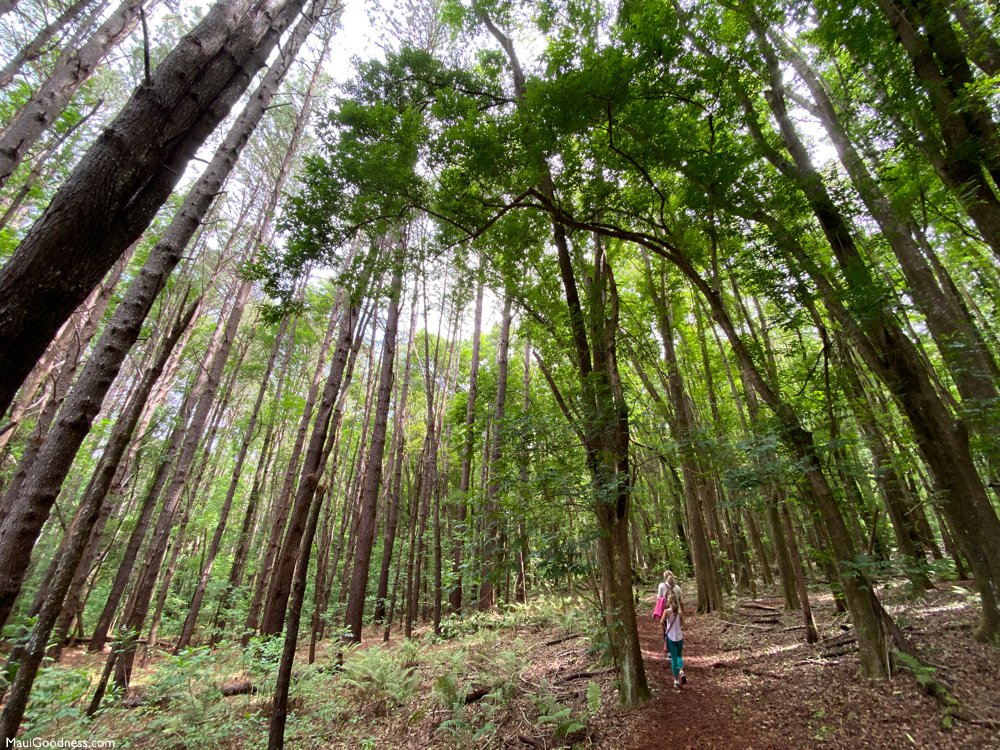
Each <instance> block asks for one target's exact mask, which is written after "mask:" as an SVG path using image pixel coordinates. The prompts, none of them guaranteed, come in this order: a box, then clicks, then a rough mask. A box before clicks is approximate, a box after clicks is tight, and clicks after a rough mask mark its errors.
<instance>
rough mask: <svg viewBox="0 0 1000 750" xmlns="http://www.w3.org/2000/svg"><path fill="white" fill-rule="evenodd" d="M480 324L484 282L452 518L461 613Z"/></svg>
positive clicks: (456, 601)
mask: <svg viewBox="0 0 1000 750" xmlns="http://www.w3.org/2000/svg"><path fill="white" fill-rule="evenodd" d="M482 324H483V282H482V280H480V281H479V283H478V284H477V285H476V312H475V314H474V318H473V323H472V361H471V362H470V363H469V394H468V398H467V400H466V403H465V428H464V436H465V438H464V440H463V443H462V468H461V474H460V477H459V481H458V492H459V500H458V513H457V515H456V518H455V532H456V533H455V539H454V542H453V551H452V555H453V558H452V573H453V574H454V576H455V585H454V587H453V588H452V590H451V594H450V595H449V597H448V602H449V604H450V605H451V609H452V611H453V612H455V613H456V614H461V612H462V593H463V591H462V554H463V552H464V546H463V545H464V539H465V537H466V528H465V526H466V518H467V517H468V510H469V500H468V498H469V487H470V486H471V485H470V477H471V473H472V451H473V448H474V445H475V430H474V428H475V425H476V395H477V392H478V389H479V345H480V336H481V331H482Z"/></svg>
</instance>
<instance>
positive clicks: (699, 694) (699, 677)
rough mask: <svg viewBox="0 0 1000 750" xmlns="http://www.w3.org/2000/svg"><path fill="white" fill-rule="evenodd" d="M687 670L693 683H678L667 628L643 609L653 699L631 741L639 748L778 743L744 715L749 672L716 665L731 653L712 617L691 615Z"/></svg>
mask: <svg viewBox="0 0 1000 750" xmlns="http://www.w3.org/2000/svg"><path fill="white" fill-rule="evenodd" d="M685 619H686V623H687V626H686V627H685V630H684V673H685V675H687V684H686V685H684V686H683V687H682V688H680V689H679V690H678V689H675V688H674V686H673V684H674V680H673V675H672V674H671V672H670V658H669V657H668V656H667V655H666V654H665V653H664V652H663V635H662V633H663V631H662V629H661V627H660V624H659V623H658V622H656V621H654V620H653V619H652V618H651V617H650V615H649V612H648V611H645V610H643V611H642V613H641V614H640V621H639V637H640V639H641V641H642V655H643V659H644V661H645V665H646V678H647V680H648V681H649V686H650V688H651V689H652V690H653V699H652V700H651V701H650V702H649V703H647V704H646V705H645V706H643V707H642V708H640V709H638V711H637V713H638V714H639V717H640V727H639V731H638V733H637V735H636V737H635V739H634V741H633V742H631V743H630V745H629V747H631V748H635V750H647V749H649V748H657V747H663V746H664V744H665V742H667V741H668V740H667V738H669V742H670V746H671V747H672V748H697V749H698V750H730V749H732V750H736V749H737V748H739V750H744V749H745V748H748V747H753V748H768V747H772V746H773V745H772V744H771V743H770V742H768V741H767V740H766V739H764V738H763V737H760V736H759V735H758V734H757V733H756V732H755V731H754V726H753V722H752V721H747V717H742V718H741V717H740V716H739V715H738V713H739V711H740V709H739V706H740V704H741V699H742V697H743V696H742V695H741V693H744V692H746V691H749V690H751V689H752V681H751V679H750V678H749V677H748V676H743V675H741V676H739V677H736V676H734V675H733V673H732V672H729V671H727V670H720V669H715V668H713V667H712V666H711V665H712V664H713V663H716V662H718V661H719V660H720V659H722V658H724V657H725V656H726V653H725V652H723V651H722V646H721V644H720V642H719V639H718V636H717V634H716V632H715V631H716V629H715V628H713V627H705V626H706V625H710V624H711V623H712V620H710V619H709V618H703V617H698V616H686V618H685Z"/></svg>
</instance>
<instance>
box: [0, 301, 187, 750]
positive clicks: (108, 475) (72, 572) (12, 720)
mask: <svg viewBox="0 0 1000 750" xmlns="http://www.w3.org/2000/svg"><path fill="white" fill-rule="evenodd" d="M197 306H198V303H197V302H195V303H194V304H192V305H191V306H190V307H189V308H188V309H187V311H186V312H185V313H184V314H183V315H182V316H181V317H180V319H179V320H177V321H176V322H175V323H174V325H173V326H172V328H171V330H170V331H169V333H167V334H166V336H165V337H164V340H163V342H162V343H161V344H160V349H159V353H158V354H157V356H156V360H155V361H154V362H153V364H152V366H151V367H150V368H149V369H148V370H147V371H146V372H145V373H144V374H143V376H142V380H141V382H140V383H139V385H138V387H137V388H136V390H135V393H134V394H133V397H132V401H131V402H130V404H129V407H128V409H127V410H126V411H125V412H123V413H122V415H121V416H120V417H119V419H118V421H117V422H116V423H115V427H114V429H113V430H112V432H111V436H110V437H109V439H108V444H107V447H106V448H105V450H104V454H103V456H102V457H101V461H100V463H99V464H98V467H97V469H96V470H95V471H94V473H93V475H92V476H91V479H90V483H89V484H88V486H87V490H86V492H85V493H84V496H83V500H82V501H81V502H80V506H79V508H78V510H77V514H76V518H75V519H74V522H73V524H72V525H71V526H70V528H69V529H68V531H67V534H66V543H65V544H64V545H63V552H62V554H61V556H60V559H59V565H58V567H57V569H56V572H55V575H54V576H53V579H52V583H51V584H50V586H49V590H48V594H47V595H46V598H45V603H44V604H43V605H42V608H41V611H40V612H39V614H38V619H37V620H36V622H35V626H34V628H33V629H32V632H31V637H30V639H29V641H28V644H27V646H26V647H25V649H24V652H23V655H22V657H21V659H20V661H19V664H18V670H17V674H16V676H15V679H14V683H13V685H12V686H11V694H10V696H9V698H8V700H7V703H6V705H5V707H4V711H3V715H2V716H0V734H2V735H3V737H4V738H6V739H7V740H8V741H11V740H13V738H14V737H15V736H16V735H17V730H18V727H19V726H20V723H21V719H22V717H23V716H24V709H25V708H26V707H27V704H28V696H29V694H30V692H31V686H32V685H33V684H34V681H35V677H36V675H37V674H38V668H39V666H40V665H41V662H42V658H43V657H44V656H45V649H46V647H47V646H48V642H49V636H50V635H51V633H52V628H53V627H54V626H55V623H56V620H57V618H58V617H59V613H60V612H61V610H62V608H63V602H64V600H65V597H66V593H67V591H68V590H69V588H70V585H71V584H72V583H73V580H74V578H75V576H76V573H77V567H78V565H79V563H80V560H81V557H82V556H83V553H84V549H85V548H86V547H87V544H88V541H89V540H90V538H91V534H92V532H93V530H94V525H95V523H96V522H97V519H98V517H99V516H100V515H101V512H102V506H103V504H104V501H105V498H106V496H107V493H108V489H109V488H110V486H111V480H112V479H113V478H114V476H115V474H116V472H117V470H118V466H119V462H120V461H121V458H122V456H123V455H124V454H125V449H126V448H127V447H128V443H129V441H130V440H131V439H132V434H133V432H134V430H135V426H136V424H137V423H138V421H139V417H140V415H141V413H142V407H143V405H144V404H145V400H146V397H147V396H148V395H149V393H150V392H151V391H152V389H153V385H154V384H155V383H156V380H157V378H159V377H160V375H161V374H162V372H163V368H164V366H165V365H166V363H167V360H168V359H169V358H170V355H171V354H172V352H173V348H174V345H176V343H177V341H178V339H180V337H181V334H182V333H183V332H184V331H185V329H186V328H187V327H188V325H189V324H190V323H191V320H192V319H193V317H194V313H195V310H196V308H197Z"/></svg>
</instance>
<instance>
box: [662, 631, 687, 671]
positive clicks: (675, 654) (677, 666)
mask: <svg viewBox="0 0 1000 750" xmlns="http://www.w3.org/2000/svg"><path fill="white" fill-rule="evenodd" d="M666 640H667V653H668V654H670V671H671V672H673V673H674V677H677V675H679V674H680V673H681V670H682V669H684V659H683V658H682V657H681V654H682V653H683V652H684V641H683V640H680V641H672V640H670V639H669V638H667V639H666Z"/></svg>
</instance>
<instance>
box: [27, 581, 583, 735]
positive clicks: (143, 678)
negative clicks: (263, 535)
mask: <svg viewBox="0 0 1000 750" xmlns="http://www.w3.org/2000/svg"><path fill="white" fill-rule="evenodd" d="M588 608H589V605H588V604H587V603H586V602H582V601H580V600H577V599H570V598H559V597H542V598H538V599H535V600H533V601H532V602H530V603H528V604H522V605H516V606H511V607H509V608H506V609H504V610H502V611H496V612H490V613H476V614H471V615H470V616H468V617H465V618H457V617H452V618H448V619H447V620H446V621H445V623H443V626H442V634H441V635H440V636H435V635H434V634H433V633H431V632H429V631H426V632H423V633H422V634H421V635H419V637H416V638H414V639H413V640H409V641H407V640H402V639H399V640H396V641H394V642H393V643H391V644H388V645H384V644H382V643H381V642H378V641H375V640H374V639H370V640H366V641H365V642H363V643H362V644H361V645H360V646H353V645H352V646H343V645H341V644H336V643H326V644H323V645H324V646H325V648H323V649H321V650H320V655H319V657H318V659H317V661H316V663H314V664H312V665H308V664H306V663H305V662H306V659H305V657H304V654H303V653H302V652H300V655H299V658H298V659H297V663H296V666H295V669H294V677H293V685H292V691H291V695H290V703H289V711H290V716H289V721H288V725H287V730H286V733H285V737H286V746H287V747H290V748H297V747H301V748H312V747H352V748H353V747H361V748H364V747H385V746H396V747H425V746H437V747H455V748H462V747H471V746H481V745H482V744H483V743H484V742H488V741H490V739H491V738H493V737H494V736H495V735H497V733H498V732H503V731H510V730H509V727H510V726H511V724H512V721H514V719H512V717H515V718H516V721H517V722H519V723H520V725H521V728H520V729H519V730H518V731H522V732H523V731H529V732H532V733H535V734H536V735H537V736H544V737H548V738H552V739H557V740H560V742H561V744H563V745H567V744H568V745H572V744H573V741H574V738H576V737H580V736H582V734H583V732H584V731H585V728H586V724H587V721H588V718H589V717H590V716H592V715H593V714H595V713H596V712H598V711H600V710H601V706H602V695H601V688H600V686H599V685H597V684H596V683H593V682H591V683H582V684H581V683H577V684H576V685H575V686H574V687H575V688H577V689H578V690H579V691H580V692H579V694H580V695H585V700H583V699H582V698H579V699H577V700H576V701H575V702H574V703H573V705H572V706H571V705H567V704H566V703H564V702H563V701H564V699H565V698H566V694H565V692H563V693H561V692H560V689H559V687H558V686H557V685H553V684H552V683H550V680H549V679H547V678H546V676H545V674H544V671H545V669H549V665H540V664H539V658H540V657H539V655H540V654H541V653H542V651H543V650H544V648H545V641H546V640H551V639H556V638H560V637H561V636H565V635H571V634H575V633H586V631H587V630H588V629H593V627H592V625H591V626H589V627H588V622H589V619H590V616H589V615H588V614H586V612H587V611H588ZM577 643H578V644H579V645H580V647H581V649H582V648H585V647H586V641H585V640H583V639H581V640H579V641H577ZM560 648H563V647H562V646H560ZM280 653H281V641H280V640H258V639H254V640H252V641H251V642H250V644H249V646H248V647H247V648H246V649H240V648H239V647H238V646H228V647H221V648H218V649H215V650H210V649H208V648H193V649H187V650H185V651H183V652H182V653H180V654H179V655H176V656H173V655H162V656H158V657H157V658H156V659H154V660H153V662H152V663H151V665H150V667H149V668H148V669H144V670H143V669H137V670H136V673H135V675H134V682H133V685H132V690H131V691H130V694H129V696H127V699H126V700H123V696H121V695H114V694H112V695H111V696H110V697H108V698H106V699H105V702H104V704H103V706H102V708H101V710H100V711H99V712H98V714H97V715H96V716H95V717H94V718H93V719H88V718H86V717H85V716H84V710H85V709H86V706H87V705H88V702H89V700H90V696H91V694H92V691H93V687H94V685H95V684H96V681H97V678H98V676H99V670H100V667H101V662H100V661H97V660H95V661H93V662H92V663H91V664H90V665H89V666H84V667H81V666H74V667H69V666H64V665H60V664H52V665H49V666H48V667H47V668H45V669H43V671H42V672H41V674H40V676H39V680H38V683H37V685H36V690H35V692H34V694H33V697H32V701H31V704H30V705H29V709H28V713H27V716H26V721H25V735H24V736H25V737H26V738H34V737H38V738H42V739H54V738H66V739H75V740H84V739H89V740H108V739H112V740H115V742H116V747H117V748H132V747H135V748H138V747H142V748H163V749H164V750H166V749H168V748H169V749H171V750H173V749H175V748H194V749H197V748H242V747H258V746H261V744H262V743H263V742H264V741H265V740H266V734H267V726H268V718H269V715H270V709H271V700H272V694H273V689H274V678H275V673H276V670H277V664H278V659H279V656H280ZM557 666H558V665H552V666H551V668H552V669H555V668H556V667H557ZM239 683H243V684H246V683H249V684H251V685H253V688H254V692H252V693H249V694H244V695H234V696H229V697H224V696H223V693H222V689H223V687H224V686H226V685H230V686H232V685H234V684H239ZM525 722H528V723H527V724H525Z"/></svg>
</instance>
